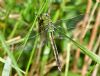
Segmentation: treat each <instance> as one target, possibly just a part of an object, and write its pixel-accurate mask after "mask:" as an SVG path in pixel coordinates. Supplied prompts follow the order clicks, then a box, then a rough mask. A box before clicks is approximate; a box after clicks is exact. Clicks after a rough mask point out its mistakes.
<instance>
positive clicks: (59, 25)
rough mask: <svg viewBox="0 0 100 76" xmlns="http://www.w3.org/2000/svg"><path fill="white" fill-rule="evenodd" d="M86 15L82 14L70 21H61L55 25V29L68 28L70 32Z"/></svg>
mask: <svg viewBox="0 0 100 76" xmlns="http://www.w3.org/2000/svg"><path fill="white" fill-rule="evenodd" d="M83 17H84V15H83V14H81V15H79V16H76V17H73V18H70V19H61V20H58V21H57V22H56V23H54V25H55V28H57V29H58V28H60V29H61V28H67V30H68V31H70V30H72V29H74V28H75V27H76V25H77V23H78V22H79V21H81V20H82V19H83Z"/></svg>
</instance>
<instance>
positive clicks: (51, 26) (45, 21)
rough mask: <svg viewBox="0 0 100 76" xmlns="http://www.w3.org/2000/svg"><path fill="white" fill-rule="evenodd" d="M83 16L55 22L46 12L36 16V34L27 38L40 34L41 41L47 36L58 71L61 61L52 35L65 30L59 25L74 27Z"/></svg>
mask: <svg viewBox="0 0 100 76" xmlns="http://www.w3.org/2000/svg"><path fill="white" fill-rule="evenodd" d="M83 17H84V15H83V14H82V15H79V16H76V17H73V18H71V19H67V20H66V19H62V20H58V21H57V22H55V23H53V22H52V20H51V18H50V15H49V14H48V13H43V14H41V15H40V16H39V17H38V34H35V35H34V36H32V37H29V39H34V38H35V37H36V36H38V35H40V38H41V40H43V41H45V40H47V38H49V40H50V44H51V46H52V49H53V53H54V56H55V60H56V64H57V67H58V70H59V71H61V63H60V59H59V55H58V49H57V46H56V44H55V40H54V39H55V38H54V35H55V33H56V32H58V34H59V35H61V34H62V33H61V32H62V31H64V30H65V29H64V27H63V26H61V25H62V24H63V23H64V25H66V26H67V28H68V30H70V29H74V28H75V25H76V24H77V23H78V22H79V21H80V20H82V19H83ZM59 30H60V32H59ZM65 33H66V32H65ZM48 36H49V37H48ZM62 36H63V35H62Z"/></svg>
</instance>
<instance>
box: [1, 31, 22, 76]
mask: <svg viewBox="0 0 100 76" xmlns="http://www.w3.org/2000/svg"><path fill="white" fill-rule="evenodd" d="M0 42H1V44H2V47H3V49H4V51H6V52H7V54H8V56H9V57H10V58H11V60H12V63H13V64H14V65H15V66H16V67H17V68H18V65H17V62H16V60H15V58H14V56H13V54H12V52H11V51H10V50H9V47H8V46H7V45H6V43H5V40H4V37H3V35H2V33H1V31H0ZM16 71H17V72H18V75H19V76H22V74H21V72H20V71H19V70H18V69H16Z"/></svg>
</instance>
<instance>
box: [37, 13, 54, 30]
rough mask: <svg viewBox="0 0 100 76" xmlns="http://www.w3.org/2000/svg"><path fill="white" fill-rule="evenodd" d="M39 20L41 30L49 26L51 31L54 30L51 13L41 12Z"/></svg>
mask: <svg viewBox="0 0 100 76" xmlns="http://www.w3.org/2000/svg"><path fill="white" fill-rule="evenodd" d="M38 22H39V31H40V32H41V31H42V30H45V29H46V28H48V31H49V32H51V31H53V27H52V21H51V18H50V16H49V14H47V13H44V14H41V15H40V17H39V18H38Z"/></svg>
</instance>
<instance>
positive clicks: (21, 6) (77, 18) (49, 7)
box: [0, 0, 100, 76]
mask: <svg viewBox="0 0 100 76" xmlns="http://www.w3.org/2000/svg"><path fill="white" fill-rule="evenodd" d="M95 4H96V1H95V0H93V1H92V5H91V9H90V12H89V13H87V14H88V16H89V15H90V14H91V12H92V9H94V5H95ZM88 5H89V0H88V1H87V0H0V37H1V39H2V40H4V41H5V43H4V44H6V45H7V46H8V47H6V46H3V42H4V41H1V42H0V57H1V59H0V61H1V62H0V76H21V75H22V76H24V75H25V76H73V75H74V76H82V72H83V71H82V67H83V65H84V58H85V54H83V53H80V54H79V55H80V56H79V58H77V60H75V59H76V57H75V56H76V52H77V51H76V50H77V49H78V48H76V46H75V45H73V44H72V43H71V41H70V40H68V39H66V38H65V37H63V38H62V39H59V38H55V42H56V46H57V49H58V52H59V59H60V61H61V66H62V67H61V69H62V71H61V72H59V71H58V69H57V66H56V61H55V58H54V54H53V50H52V47H51V45H50V44H49V42H50V41H49V39H47V40H46V41H45V42H44V43H42V45H40V44H41V38H39V35H38V20H37V19H38V17H39V15H40V14H42V13H49V14H50V17H51V20H52V22H53V23H55V24H56V23H57V24H56V25H61V27H62V28H63V29H62V30H61V31H64V32H65V34H67V35H68V36H69V37H71V38H72V39H75V40H76V41H78V42H79V43H81V42H80V40H81V39H80V38H81V37H80V35H81V34H82V30H81V28H79V27H76V25H78V24H79V23H81V22H82V20H84V17H85V16H86V11H87V10H88V8H89V7H87V6H88ZM97 8H99V6H97ZM97 11H98V9H96V10H95V11H94V12H95V13H94V15H93V16H92V20H91V22H90V24H89V25H91V27H90V29H88V31H87V32H86V35H85V37H84V39H83V43H82V44H84V46H88V43H89V41H90V39H91V31H92V29H91V28H92V27H93V26H94V24H95V22H96V21H95V20H96V17H97V16H96V15H97ZM57 20H59V21H58V22H57ZM88 20H89V18H88V19H87V22H86V24H87V23H88ZM63 21H64V23H65V24H67V25H68V26H67V27H66V25H65V24H64V23H63ZM60 22H61V23H60ZM83 23H84V22H83ZM83 23H81V25H82V24H83ZM99 23H100V22H99ZM98 25H100V24H98ZM83 29H84V26H83ZM86 29H87V28H86ZM98 29H100V27H98ZM96 34H97V35H96V36H95V41H94V43H93V45H94V46H95V45H96V43H97V42H96V41H97V40H98V38H99V34H100V30H99V31H96ZM56 35H58V34H57V33H56V31H55V36H56ZM2 46H3V47H2ZM41 46H43V47H41ZM94 46H93V48H92V49H90V50H93V49H94V48H95V47H94ZM4 48H5V49H4ZM98 49H100V47H99V46H98V47H96V53H98ZM5 50H6V51H5ZM7 50H8V51H7ZM9 50H10V51H9ZM40 50H41V51H40ZM7 57H10V58H11V62H12V63H13V64H14V66H13V68H12V69H10V68H8V70H10V71H7V72H5V71H4V66H6V65H5V64H4V62H5V61H3V60H2V59H6V58H7ZM75 61H76V62H75ZM5 63H7V62H5ZM76 63H77V64H76ZM96 66H97V65H96V63H95V62H91V64H89V66H88V67H89V68H88V70H86V71H87V73H86V75H87V76H91V75H92V74H93V70H95V67H96ZM8 67H9V66H8ZM16 67H19V68H20V69H21V70H23V71H24V73H22V72H21V71H20V70H19V69H18V68H17V71H16V70H15V68H16ZM75 67H77V69H76V68H75ZM98 67H99V66H98ZM25 72H26V73H25ZM3 73H6V74H5V75H3ZM7 74H10V75H7ZM86 75H84V76H86ZM99 75H100V74H99V70H98V72H97V75H96V76H99Z"/></svg>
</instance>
